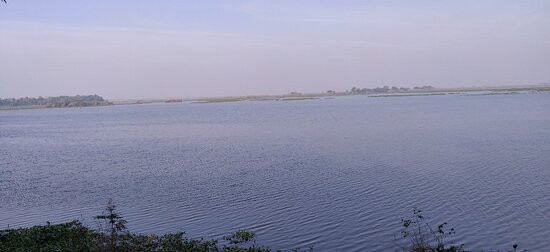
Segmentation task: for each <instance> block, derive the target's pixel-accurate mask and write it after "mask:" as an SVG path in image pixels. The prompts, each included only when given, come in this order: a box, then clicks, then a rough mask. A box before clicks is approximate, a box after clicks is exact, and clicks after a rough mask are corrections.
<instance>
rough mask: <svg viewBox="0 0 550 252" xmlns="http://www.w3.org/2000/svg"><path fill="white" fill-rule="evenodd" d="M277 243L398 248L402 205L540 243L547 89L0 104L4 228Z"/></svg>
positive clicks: (549, 205) (547, 235)
mask: <svg viewBox="0 0 550 252" xmlns="http://www.w3.org/2000/svg"><path fill="white" fill-rule="evenodd" d="M108 198H113V199H114V201H115V202H116V203H117V205H118V206H119V209H120V211H121V212H122V213H123V216H125V217H126V219H127V220H128V227H129V229H130V230H131V231H135V232H155V233H165V232H174V231H180V230H184V231H186V233H187V234H188V235H189V236H191V237H205V238H220V237H221V236H223V235H225V234H228V233H230V232H232V231H236V230H237V229H250V230H252V231H254V232H256V234H257V236H258V239H257V243H258V244H262V245H267V246H269V247H272V248H274V249H289V248H295V247H302V248H303V247H309V246H313V247H314V248H317V249H318V250H321V251H323V250H345V251H381V250H395V249H397V246H396V244H395V242H394V235H396V234H397V232H398V231H399V230H400V227H401V222H400V221H401V218H402V217H406V216H409V215H410V214H411V213H412V209H413V207H418V208H420V209H422V210H423V211H424V213H425V215H426V217H428V218H429V221H430V222H431V223H434V224H435V223H440V222H444V221H446V222H449V223H450V225H452V226H453V227H454V228H455V229H456V233H457V234H456V235H455V236H454V238H453V241H455V242H456V243H465V244H466V248H476V249H477V248H483V249H492V250H496V249H501V250H502V249H508V248H511V245H512V244H513V243H516V242H517V243H519V244H520V247H522V248H526V249H529V250H531V251H544V250H546V251H547V250H548V248H549V247H550V94H549V93H543V94H535V93H532V94H531V93H530V94H515V95H492V96H468V95H445V96H426V97H420V96H419V97H379V98H373V97H366V96H355V97H340V98H336V99H318V100H303V101H257V102H252V101H244V102H234V103H210V104H150V105H133V106H109V107H93V108H81V109H79V108H66V109H38V110H18V111H0V229H3V228H7V227H8V225H9V227H24V226H31V225H35V224H45V223H46V221H51V222H54V223H56V222H61V221H67V220H71V219H80V220H82V221H84V222H85V223H87V224H88V225H90V226H91V227H94V225H95V222H94V220H93V218H92V217H93V216H94V215H97V214H99V213H101V210H102V209H103V208H104V206H105V204H106V202H107V200H108Z"/></svg>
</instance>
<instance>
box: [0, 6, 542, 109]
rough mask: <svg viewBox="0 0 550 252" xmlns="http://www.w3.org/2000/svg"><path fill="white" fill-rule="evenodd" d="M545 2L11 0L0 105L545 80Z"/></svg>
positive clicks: (1, 30) (5, 14)
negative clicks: (12, 100) (82, 97)
mask: <svg viewBox="0 0 550 252" xmlns="http://www.w3.org/2000/svg"><path fill="white" fill-rule="evenodd" d="M549 13H550V1H547V0H539V1H537V0H533V1H531V0H518V1H506V0H498V1H484V0H476V1H468V0H463V1H445V0H437V1H435V0H434V1H421V0H419V1H408V0H407V1H346V0H340V1H335V0H334V1H324V0H311V1H308V0H277V1H275V0H273V1H245V0H242V1H239V0H231V1H230V0H224V1H208V0H201V1H182V0H163V1H141V0H117V1H112V0H94V1H74V0H48V1H45V0H8V3H7V4H0V98H7V97H16V98H17V97H25V96H29V97H36V96H58V95H77V94H98V95H101V96H103V97H105V98H109V99H117V98H155V97H159V98H160V97H205V96H232V95H261V94H285V93H289V92H304V93H307V92H324V91H326V90H337V91H340V90H346V89H350V88H351V87H353V86H356V87H361V88H363V87H366V88H372V87H376V86H384V85H389V86H402V87H412V86H419V85H432V86H435V87H462V86H468V87H469V86H500V85H523V84H537V83H545V82H550V14H549Z"/></svg>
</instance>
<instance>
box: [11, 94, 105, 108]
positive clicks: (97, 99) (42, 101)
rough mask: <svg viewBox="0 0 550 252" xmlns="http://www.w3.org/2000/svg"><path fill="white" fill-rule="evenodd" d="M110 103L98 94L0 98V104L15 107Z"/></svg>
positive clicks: (77, 105)
mask: <svg viewBox="0 0 550 252" xmlns="http://www.w3.org/2000/svg"><path fill="white" fill-rule="evenodd" d="M111 104H112V103H111V102H109V101H107V100H105V99H103V97H101V96H99V95H76V96H55V97H42V96H40V97H38V98H31V97H25V98H19V99H15V98H8V99H0V106H5V107H16V106H38V107H55V108H61V107H89V106H104V105H111Z"/></svg>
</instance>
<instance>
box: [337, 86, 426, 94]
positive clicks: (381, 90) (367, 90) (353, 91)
mask: <svg viewBox="0 0 550 252" xmlns="http://www.w3.org/2000/svg"><path fill="white" fill-rule="evenodd" d="M433 88H434V87H432V86H421V87H413V88H412V89H413V90H415V91H422V90H431V89H433ZM410 90H411V89H410V88H404V87H389V86H383V87H377V88H372V89H371V88H356V87H352V88H351V89H350V90H348V91H347V92H348V93H349V94H368V93H388V92H407V91H410Z"/></svg>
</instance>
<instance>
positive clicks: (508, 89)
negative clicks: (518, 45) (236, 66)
mask: <svg viewBox="0 0 550 252" xmlns="http://www.w3.org/2000/svg"><path fill="white" fill-rule="evenodd" d="M472 92H488V93H485V94H471V93H472ZM521 92H550V84H539V85H524V86H502V87H460V88H431V89H407V90H406V91H403V90H399V91H393V90H388V91H385V92H376V91H367V92H365V93H361V94H357V93H351V92H350V91H338V92H335V91H327V92H324V93H297V92H292V93H289V94H283V95H248V96H225V97H205V98H157V99H112V100H104V102H101V103H96V104H85V105H84V106H79V105H75V106H52V105H16V106H0V110H19V109H42V108H77V107H78V108H80V107H98V106H111V105H137V104H150V103H191V104H201V103H222V102H240V101H300V100H315V99H321V98H325V99H326V98H334V97H341V96H355V95H363V96H368V97H410V96H433V95H447V94H468V93H470V94H469V95H505V94H519V93H521Z"/></svg>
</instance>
